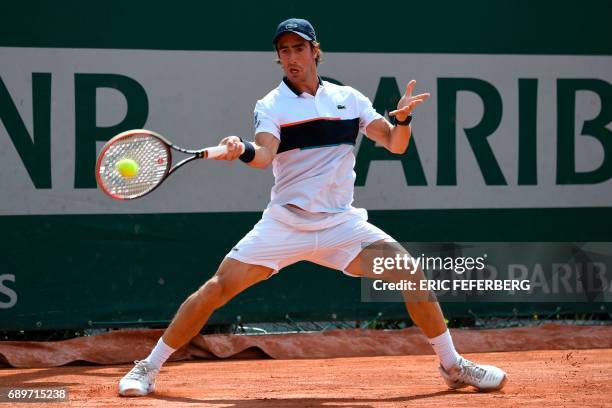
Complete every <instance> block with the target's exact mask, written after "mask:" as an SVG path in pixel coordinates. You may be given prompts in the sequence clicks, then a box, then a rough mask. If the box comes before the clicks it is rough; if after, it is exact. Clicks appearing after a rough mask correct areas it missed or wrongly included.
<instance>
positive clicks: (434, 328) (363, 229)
mask: <svg viewBox="0 0 612 408" xmlns="http://www.w3.org/2000/svg"><path fill="white" fill-rule="evenodd" d="M356 214H357V216H355V217H352V218H351V219H349V220H348V221H345V222H343V223H341V224H339V225H337V226H335V227H333V228H328V229H326V230H324V231H320V232H319V237H318V242H319V248H320V249H318V250H317V251H316V252H315V253H313V255H312V256H311V257H310V258H309V260H311V261H312V262H316V263H319V264H321V265H324V266H327V267H331V268H335V269H338V270H341V271H343V272H345V273H347V274H349V275H353V276H368V277H374V278H376V279H383V280H387V281H392V282H398V281H400V280H411V281H413V282H415V281H419V280H421V279H424V278H425V277H424V275H423V272H422V271H421V270H417V271H416V273H415V274H413V275H410V274H409V273H408V274H407V273H406V270H401V271H399V270H393V269H392V270H390V271H387V270H385V271H384V273H383V274H382V275H378V274H374V273H373V272H374V258H376V257H380V256H382V257H395V256H396V255H400V258H403V255H404V254H406V255H408V253H407V251H406V250H405V249H404V248H403V247H402V246H401V245H399V244H398V243H396V242H395V241H394V240H393V239H392V238H391V237H390V236H389V235H388V234H386V233H385V232H384V231H382V230H381V229H380V228H377V227H376V226H374V225H372V224H370V223H369V222H367V218H366V217H365V216H364V215H365V214H363V213H360V212H356ZM365 243H370V244H371V245H368V246H366V247H365V248H364V244H365ZM372 244H373V245H372ZM408 257H409V255H408ZM417 288H419V289H420V287H418V286H417ZM402 295H403V296H404V301H405V303H406V308H407V309H408V313H409V314H410V316H411V318H412V319H413V321H414V322H415V324H417V325H418V326H419V327H420V328H421V329H422V330H423V332H424V333H425V335H426V336H427V337H428V338H429V342H430V344H431V345H432V347H433V349H434V351H435V352H436V354H437V355H438V357H439V358H440V362H441V366H440V373H441V374H442V376H443V377H444V379H445V381H446V383H447V384H448V385H449V386H450V387H452V388H460V387H465V386H467V385H473V386H475V387H476V388H478V389H481V390H491V389H500V388H501V387H503V386H504V384H505V381H506V374H505V373H504V372H503V371H502V370H500V369H498V368H496V367H491V366H477V365H475V364H473V363H470V362H469V361H467V360H465V359H463V358H462V357H461V356H459V355H458V354H457V352H456V350H455V347H454V345H453V341H452V338H451V336H450V333H449V331H448V329H447V328H446V323H445V321H444V316H443V314H442V311H441V309H440V305H439V304H438V302H437V300H436V299H435V296H434V294H433V293H430V292H429V291H423V290H414V291H407V292H405V293H402Z"/></svg>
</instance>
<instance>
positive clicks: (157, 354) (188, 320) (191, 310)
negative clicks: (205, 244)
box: [119, 257, 274, 396]
mask: <svg viewBox="0 0 612 408" xmlns="http://www.w3.org/2000/svg"><path fill="white" fill-rule="evenodd" d="M273 272H274V269H273V268H269V267H266V266H261V265H252V264H247V263H244V262H240V261H238V260H236V259H231V258H228V257H226V258H225V259H224V260H223V262H221V265H220V266H219V269H218V270H217V272H216V273H215V275H214V276H213V277H212V278H210V279H209V280H208V281H207V282H206V283H204V284H203V285H202V286H201V287H200V288H199V289H198V290H196V291H195V292H194V293H192V294H191V295H190V296H189V297H188V298H187V299H186V300H185V301H184V302H183V304H182V305H181V306H180V308H179V309H178V312H177V313H176V315H175V316H174V318H173V319H172V322H171V323H170V325H169V326H168V328H167V329H166V330H165V332H164V334H163V336H162V338H160V339H159V341H158V343H157V345H156V346H155V347H154V348H153V350H152V351H151V353H150V354H149V356H148V357H147V358H146V359H144V360H142V361H138V362H137V363H136V365H135V366H134V368H133V369H132V370H131V371H130V372H129V373H127V374H126V375H125V376H124V377H123V378H122V379H121V381H120V382H119V394H120V395H122V396H142V395H146V394H149V393H150V392H153V391H154V389H155V376H156V375H157V373H158V372H159V370H160V369H161V366H162V365H163V364H164V363H165V362H166V360H167V359H168V358H169V357H170V355H171V354H172V353H173V352H174V351H176V350H177V349H179V348H181V347H182V346H183V345H185V344H186V343H187V342H189V340H191V339H192V338H193V337H194V336H195V335H197V334H198V333H199V331H200V330H201V329H202V327H203V326H204V325H205V324H206V322H207V321H208V319H209V318H210V315H211V314H212V313H213V312H214V311H215V310H216V309H218V308H220V307H221V306H223V305H224V304H226V303H227V302H228V301H230V300H231V299H232V298H233V297H235V296H236V295H238V294H239V293H240V292H242V291H244V290H245V289H247V288H249V287H250V286H253V285H254V284H256V283H258V282H261V281H262V280H265V279H267V278H268V277H270V275H271V274H272V273H273Z"/></svg>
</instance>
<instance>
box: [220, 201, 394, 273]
mask: <svg viewBox="0 0 612 408" xmlns="http://www.w3.org/2000/svg"><path fill="white" fill-rule="evenodd" d="M380 240H385V241H393V238H391V237H390V236H389V235H388V234H386V233H385V232H384V231H382V230H381V229H380V228H378V227H375V226H374V225H372V224H370V223H369V222H368V213H367V211H366V210H364V209H357V208H353V209H351V210H350V211H345V212H343V213H337V214H329V213H326V214H322V213H316V214H313V213H309V212H306V211H304V210H301V209H299V208H295V207H288V206H280V205H271V206H270V207H268V208H267V209H266V210H265V211H264V213H263V216H262V218H261V220H260V221H259V222H258V223H257V224H256V225H255V226H254V227H253V229H252V230H251V231H250V232H249V233H248V234H246V235H245V236H244V238H242V239H241V240H240V242H238V243H237V244H236V246H234V247H233V248H232V249H231V250H230V251H229V253H228V254H227V255H226V256H227V257H229V258H233V259H236V260H238V261H240V262H244V263H248V264H252V265H263V266H267V267H268V268H272V269H273V270H274V273H276V272H278V271H279V270H280V269H282V268H284V267H285V266H289V265H291V264H293V263H296V262H299V261H310V262H314V263H316V264H319V265H323V266H326V267H328V268H333V269H338V270H340V271H342V272H344V273H347V272H346V267H347V266H348V265H349V263H350V262H351V261H352V260H353V259H355V257H356V256H357V255H358V254H359V253H360V252H361V251H362V250H363V249H364V248H365V247H367V246H368V245H369V244H372V243H374V242H376V241H380ZM347 274H348V273H347Z"/></svg>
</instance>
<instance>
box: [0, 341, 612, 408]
mask: <svg viewBox="0 0 612 408" xmlns="http://www.w3.org/2000/svg"><path fill="white" fill-rule="evenodd" d="M466 357H468V358H470V359H472V360H474V361H477V362H481V363H488V364H494V365H498V366H499V367H502V368H503V369H505V370H506V371H507V373H508V375H509V381H508V384H507V385H506V388H505V389H504V390H502V391H499V392H493V393H475V392H472V391H449V390H447V388H446V387H445V385H444V383H443V381H442V380H441V378H440V377H439V375H438V373H437V370H436V358H435V357H434V356H386V357H352V358H333V359H303V360H271V359H267V360H220V361H219V360H217V361H190V362H176V363H169V364H167V365H166V366H165V367H164V369H163V370H162V373H161V374H160V376H159V378H158V383H157V392H156V394H154V395H153V396H150V397H145V398H130V399H127V398H120V397H118V396H117V395H116V388H117V381H118V379H119V378H120V377H121V376H122V375H123V374H124V373H125V372H126V371H127V370H128V369H129V368H130V367H131V366H128V365H122V366H67V367H56V368H39V369H3V370H0V386H9V385H19V386H28V387H41V388H44V387H67V388H68V389H69V393H70V402H69V403H56V404H50V403H46V404H44V406H45V407H51V406H64V407H65V406H75V407H90V406H91V407H94V406H95V407H98V406H105V407H112V406H122V407H127V406H152V407H171V406H172V407H174V406H176V407H178V406H189V407H215V408H221V407H239V408H245V407H247V408H251V407H256V408H264V407H266V408H267V407H293V408H297V407H321V408H323V407H409V406H415V407H416V406H419V407H423V406H440V407H473V406H480V407H488V406H495V407H517V406H527V407H564V406H565V407H572V408H573V407H580V408H581V407H609V406H612V349H597V350H548V351H518V352H503V353H479V354H466ZM19 406H24V405H22V404H19ZM27 406H28V407H31V406H33V404H27Z"/></svg>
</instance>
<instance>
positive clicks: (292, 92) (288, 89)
mask: <svg viewBox="0 0 612 408" xmlns="http://www.w3.org/2000/svg"><path fill="white" fill-rule="evenodd" d="M317 78H319V88H321V87H322V86H323V80H322V79H321V77H320V76H317ZM280 86H281V89H282V90H283V91H284V92H285V94H287V96H293V97H295V98H299V97H300V96H301V95H302V93H301V92H300V91H298V90H297V89H296V88H295V87H294V86H293V85H292V84H291V82H289V80H288V79H287V77H283V82H281V85H280Z"/></svg>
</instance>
